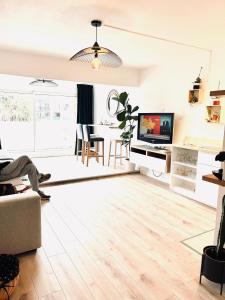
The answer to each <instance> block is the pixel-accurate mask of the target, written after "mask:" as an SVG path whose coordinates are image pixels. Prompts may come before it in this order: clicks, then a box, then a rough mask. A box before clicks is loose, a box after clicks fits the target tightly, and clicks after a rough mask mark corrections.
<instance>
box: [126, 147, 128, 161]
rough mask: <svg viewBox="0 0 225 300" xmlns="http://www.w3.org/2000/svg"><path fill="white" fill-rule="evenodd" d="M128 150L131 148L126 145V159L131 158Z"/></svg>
mask: <svg viewBox="0 0 225 300" xmlns="http://www.w3.org/2000/svg"><path fill="white" fill-rule="evenodd" d="M128 150H129V146H128V145H126V158H127V159H128V158H129V153H128Z"/></svg>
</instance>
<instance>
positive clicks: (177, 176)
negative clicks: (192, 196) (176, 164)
mask: <svg viewBox="0 0 225 300" xmlns="http://www.w3.org/2000/svg"><path fill="white" fill-rule="evenodd" d="M172 176H173V177H176V178H179V179H181V180H185V181H188V182H192V183H195V181H196V180H195V179H194V178H191V177H188V176H182V175H178V174H172Z"/></svg>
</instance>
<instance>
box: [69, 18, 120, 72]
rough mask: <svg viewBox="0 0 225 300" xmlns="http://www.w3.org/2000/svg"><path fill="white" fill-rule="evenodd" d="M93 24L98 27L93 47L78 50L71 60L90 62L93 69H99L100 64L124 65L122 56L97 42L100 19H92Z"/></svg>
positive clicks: (109, 65)
mask: <svg viewBox="0 0 225 300" xmlns="http://www.w3.org/2000/svg"><path fill="white" fill-rule="evenodd" d="M91 25H92V26H93V27H95V28H96V40H95V43H94V45H93V46H92V47H88V48H85V49H83V50H80V51H79V52H77V53H76V54H75V55H74V56H72V57H71V58H70V60H75V61H81V62H89V63H91V66H92V68H93V69H95V70H98V69H99V68H100V66H101V65H102V66H106V67H113V68H116V67H119V66H121V65H122V60H121V58H120V57H119V56H118V55H117V54H116V53H114V52H113V51H111V50H109V49H107V48H103V47H100V46H99V44H98V42H97V37H98V36H97V34H98V32H97V28H98V27H100V26H101V25H102V22H101V21H99V20H93V21H91Z"/></svg>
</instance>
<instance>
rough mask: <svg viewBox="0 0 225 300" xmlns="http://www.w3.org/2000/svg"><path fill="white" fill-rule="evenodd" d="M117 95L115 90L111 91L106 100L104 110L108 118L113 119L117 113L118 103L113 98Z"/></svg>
mask: <svg viewBox="0 0 225 300" xmlns="http://www.w3.org/2000/svg"><path fill="white" fill-rule="evenodd" d="M118 96H119V93H118V92H117V90H111V91H110V92H109V94H108V96H107V100H106V110H107V113H108V115H109V116H110V117H115V116H116V115H117V113H118V110H119V106H120V103H119V102H116V101H115V100H114V99H113V98H118Z"/></svg>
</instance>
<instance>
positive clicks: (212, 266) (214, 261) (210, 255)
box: [199, 246, 225, 295]
mask: <svg viewBox="0 0 225 300" xmlns="http://www.w3.org/2000/svg"><path fill="white" fill-rule="evenodd" d="M202 275H203V276H205V277H206V278H207V279H208V280H211V281H213V282H216V283H220V285H221V286H220V295H222V293H223V284H224V283H225V249H224V251H223V253H222V255H221V256H220V257H219V258H218V257H217V256H216V246H207V247H205V248H204V249H203V254H202V264H201V272H200V280H199V283H201V279H202Z"/></svg>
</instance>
